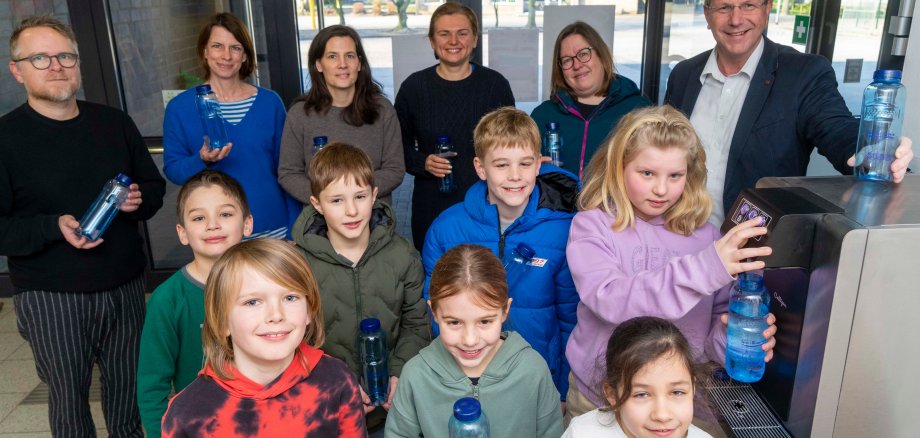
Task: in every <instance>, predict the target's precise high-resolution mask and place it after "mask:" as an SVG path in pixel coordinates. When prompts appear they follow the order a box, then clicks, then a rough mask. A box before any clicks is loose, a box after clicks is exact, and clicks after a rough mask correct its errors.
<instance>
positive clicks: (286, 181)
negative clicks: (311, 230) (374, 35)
mask: <svg viewBox="0 0 920 438" xmlns="http://www.w3.org/2000/svg"><path fill="white" fill-rule="evenodd" d="M307 65H308V68H309V71H310V83H311V84H312V87H311V88H310V91H308V92H307V94H306V95H304V96H302V97H300V98H299V99H297V101H296V102H295V103H294V105H292V106H291V109H290V110H289V111H288V118H287V122H285V124H284V134H283V135H282V137H281V160H280V164H279V166H278V181H279V182H280V183H281V185H282V186H283V187H284V189H285V190H287V191H288V193H290V194H291V196H293V197H294V198H297V199H298V200H299V201H300V202H302V203H303V204H305V205H309V204H310V195H312V194H313V193H311V190H310V178H309V175H307V169H308V168H309V167H310V160H311V159H312V158H313V139H314V138H315V137H319V136H325V137H327V140H328V141H329V142H330V143H331V142H342V143H348V144H352V145H355V146H357V147H359V148H361V149H362V150H364V152H366V153H367V155H368V156H370V158H371V164H372V165H373V168H374V181H375V182H376V183H377V187H378V190H379V192H378V197H379V198H380V199H381V200H382V201H384V202H386V203H388V204H389V203H390V193H392V192H393V190H395V189H396V187H398V186H399V184H400V183H402V179H403V174H404V173H405V171H406V167H405V164H404V163H403V156H402V153H401V152H402V150H401V145H402V138H401V137H400V133H399V120H398V119H397V118H396V111H395V110H394V109H393V105H392V104H390V102H389V101H388V100H387V98H386V96H385V95H384V94H383V90H382V88H381V87H380V84H378V83H377V82H375V81H374V79H373V78H372V77H371V66H370V64H369V63H368V61H367V55H365V53H364V47H363V46H362V45H361V37H359V36H358V33H357V32H355V30H354V29H352V28H350V27H347V26H341V25H335V26H329V27H327V28H324V29H323V30H321V31H319V33H318V34H316V37H315V38H314V39H313V43H311V44H310V51H309V52H308V54H307Z"/></svg>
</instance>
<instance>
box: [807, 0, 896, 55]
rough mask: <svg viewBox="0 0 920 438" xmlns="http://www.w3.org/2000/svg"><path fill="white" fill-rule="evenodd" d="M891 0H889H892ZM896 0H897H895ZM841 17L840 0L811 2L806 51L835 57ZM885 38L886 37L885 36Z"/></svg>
mask: <svg viewBox="0 0 920 438" xmlns="http://www.w3.org/2000/svg"><path fill="white" fill-rule="evenodd" d="M890 1H891V0H889V2H890ZM895 1H896V0H895ZM839 19H840V0H824V1H821V0H815V1H814V2H812V4H811V20H810V21H809V27H810V28H811V32H809V34H808V41H807V42H806V43H805V52H806V53H814V54H816V55H821V56H823V57H825V58H827V59H828V60H831V61H832V60H833V59H834V44H835V43H836V40H837V21H838V20H839ZM883 39H884V38H883Z"/></svg>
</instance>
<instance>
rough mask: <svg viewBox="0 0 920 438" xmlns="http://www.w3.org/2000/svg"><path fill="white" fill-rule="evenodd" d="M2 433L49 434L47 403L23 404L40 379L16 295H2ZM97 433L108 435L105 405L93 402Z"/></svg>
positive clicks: (29, 436) (25, 437) (33, 437)
mask: <svg viewBox="0 0 920 438" xmlns="http://www.w3.org/2000/svg"><path fill="white" fill-rule="evenodd" d="M0 303H3V309H0V437H11V438H12V437H23V438H37V437H50V436H51V427H50V426H49V425H48V404H47V403H42V404H23V403H22V401H23V400H24V399H25V398H26V396H27V395H29V393H30V392H32V391H33V390H34V389H35V387H37V386H38V385H39V383H40V381H39V380H38V375H37V374H36V372H35V361H34V360H33V359H32V349H31V348H29V344H27V343H26V341H24V340H23V339H22V337H20V336H19V332H18V331H16V315H15V312H13V299H12V298H0ZM90 407H91V408H92V411H93V419H94V420H95V421H96V426H97V427H98V428H99V429H98V431H97V432H98V435H99V436H100V437H106V436H108V434H107V433H106V431H105V421H104V420H103V419H102V418H103V417H102V406H101V405H100V403H99V402H91V403H90Z"/></svg>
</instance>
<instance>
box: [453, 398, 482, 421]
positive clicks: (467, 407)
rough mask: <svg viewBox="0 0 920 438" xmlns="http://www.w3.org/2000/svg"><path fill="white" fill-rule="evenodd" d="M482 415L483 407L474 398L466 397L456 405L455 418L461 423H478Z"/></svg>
mask: <svg viewBox="0 0 920 438" xmlns="http://www.w3.org/2000/svg"><path fill="white" fill-rule="evenodd" d="M480 415H482V407H481V406H480V405H479V400H476V399H475V398H473V397H464V398H461V399H460V400H457V401H456V402H455V403H454V418H456V419H458V420H460V421H476V420H477V419H479V416H480Z"/></svg>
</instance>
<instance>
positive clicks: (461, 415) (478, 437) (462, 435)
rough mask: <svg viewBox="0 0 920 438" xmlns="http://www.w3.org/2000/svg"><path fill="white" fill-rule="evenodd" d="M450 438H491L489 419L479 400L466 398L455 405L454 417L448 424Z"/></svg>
mask: <svg viewBox="0 0 920 438" xmlns="http://www.w3.org/2000/svg"><path fill="white" fill-rule="evenodd" d="M447 431H448V434H449V435H450V438H489V435H490V432H489V419H488V418H487V417H486V414H485V412H482V406H480V405H479V400H476V399H475V398H472V397H464V398H461V399H460V400H457V401H456V402H455V403H454V415H453V416H451V417H450V421H449V422H448V423H447Z"/></svg>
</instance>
